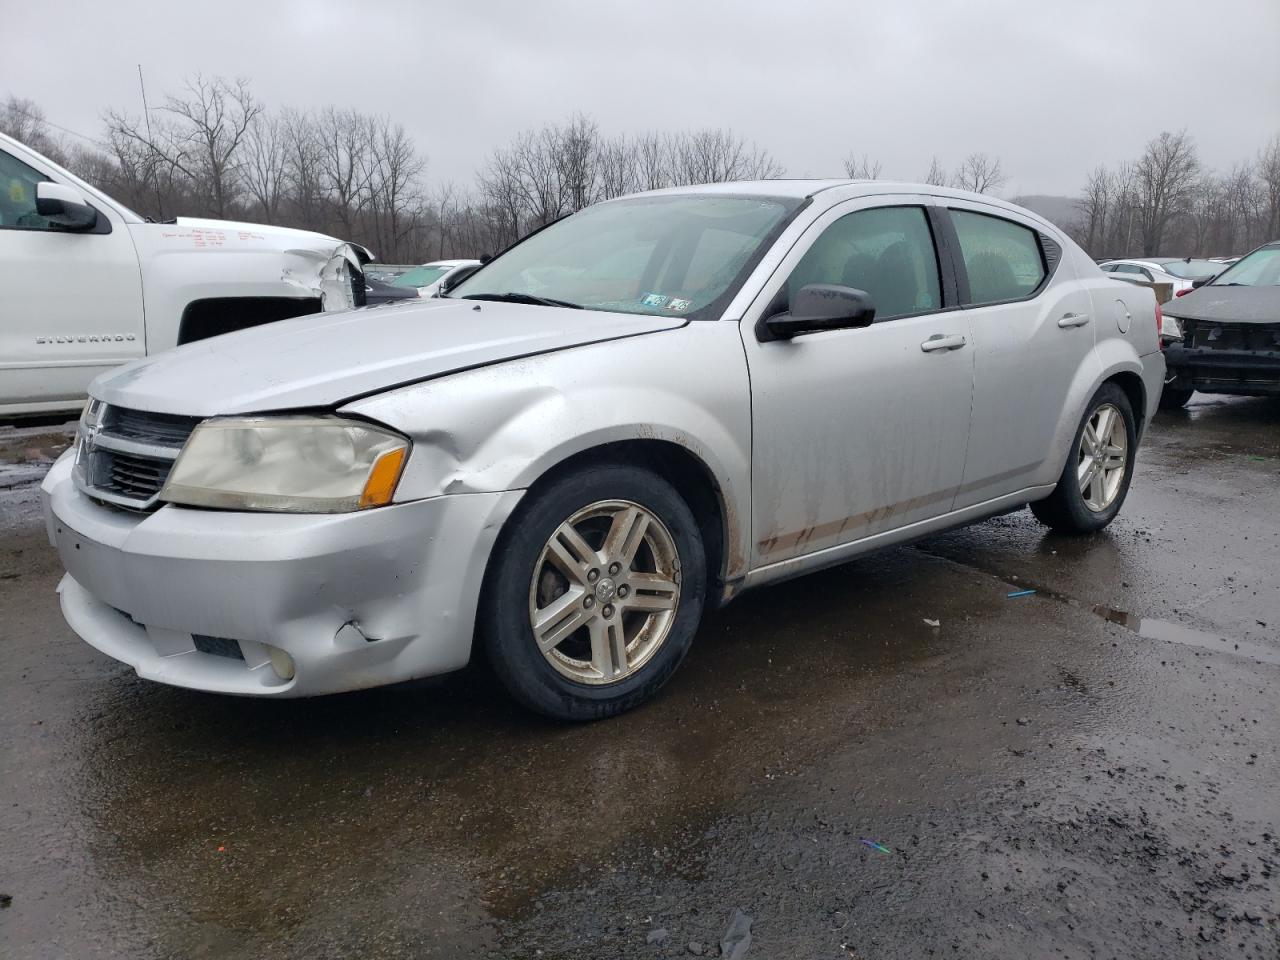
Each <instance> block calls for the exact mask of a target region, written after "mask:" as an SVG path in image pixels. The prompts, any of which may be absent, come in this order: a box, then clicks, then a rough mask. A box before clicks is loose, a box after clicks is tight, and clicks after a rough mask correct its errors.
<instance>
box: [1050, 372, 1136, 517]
mask: <svg viewBox="0 0 1280 960" xmlns="http://www.w3.org/2000/svg"><path fill="white" fill-rule="evenodd" d="M1137 440H1138V430H1137V423H1136V421H1135V420H1134V417H1133V407H1132V406H1130V404H1129V398H1128V396H1126V395H1125V392H1124V391H1123V390H1121V389H1120V388H1119V387H1118V386H1117V385H1116V384H1114V383H1104V384H1103V385H1102V386H1101V387H1099V388H1098V392H1097V393H1095V394H1094V395H1093V399H1092V400H1090V401H1089V406H1088V407H1087V409H1086V412H1085V415H1084V419H1083V420H1081V421H1080V426H1079V427H1078V428H1077V429H1076V433H1075V441H1074V442H1073V443H1072V445H1071V456H1069V457H1067V465H1066V466H1065V467H1063V469H1062V476H1060V477H1059V478H1058V485H1057V486H1056V487H1055V488H1054V490H1053V493H1052V494H1050V495H1049V497H1048V498H1047V499H1045V500H1040V501H1037V502H1036V503H1033V504H1031V512H1032V513H1034V514H1035V515H1036V519H1038V520H1039V521H1040V522H1041V523H1043V524H1045V525H1046V526H1049V527H1052V528H1053V529H1054V530H1056V531H1058V532H1059V533H1071V534H1084V533H1093V532H1094V531H1097V530H1101V529H1102V528H1103V527H1105V526H1106V525H1107V524H1109V523H1110V522H1111V521H1112V520H1113V519H1115V515H1116V514H1117V513H1119V512H1120V506H1121V504H1123V503H1124V498H1125V496H1126V495H1127V494H1128V492H1129V481H1130V479H1131V478H1132V476H1133V461H1134V457H1135V456H1136V454H1137V451H1138V442H1137Z"/></svg>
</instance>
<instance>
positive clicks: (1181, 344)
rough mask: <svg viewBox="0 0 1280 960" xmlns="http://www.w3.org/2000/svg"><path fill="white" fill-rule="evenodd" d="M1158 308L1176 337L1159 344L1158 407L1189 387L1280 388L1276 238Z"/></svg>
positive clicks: (1279, 252)
mask: <svg viewBox="0 0 1280 960" xmlns="http://www.w3.org/2000/svg"><path fill="white" fill-rule="evenodd" d="M1164 315H1165V316H1166V317H1173V318H1174V319H1175V320H1176V321H1177V323H1178V328H1179V331H1180V333H1181V334H1182V339H1181V341H1174V342H1173V343H1172V344H1171V345H1170V346H1169V347H1168V349H1167V350H1166V351H1165V362H1166V364H1167V367H1168V373H1167V376H1166V380H1165V385H1164V394H1163V396H1162V397H1161V400H1160V406H1161V407H1163V408H1165V409H1172V408H1177V407H1181V406H1183V405H1184V404H1185V403H1186V402H1187V401H1188V400H1190V399H1191V394H1192V393H1193V392H1195V391H1196V390H1199V391H1201V392H1202V393H1231V394H1244V395H1250V396H1280V240H1276V241H1273V242H1271V243H1267V244H1263V245H1262V246H1261V247H1258V249H1256V250H1254V251H1253V252H1252V253H1250V254H1248V255H1246V256H1244V257H1241V258H1240V259H1239V260H1237V261H1236V262H1235V263H1234V264H1232V265H1231V266H1230V267H1228V268H1227V269H1226V270H1224V271H1223V272H1222V273H1220V274H1218V275H1217V276H1216V277H1214V278H1213V280H1211V281H1209V282H1208V283H1205V284H1203V285H1201V286H1199V287H1198V288H1197V289H1195V290H1192V291H1191V292H1190V293H1188V294H1187V295H1186V296H1182V297H1178V298H1177V299H1176V300H1173V301H1170V302H1169V303H1166V304H1165V305H1164Z"/></svg>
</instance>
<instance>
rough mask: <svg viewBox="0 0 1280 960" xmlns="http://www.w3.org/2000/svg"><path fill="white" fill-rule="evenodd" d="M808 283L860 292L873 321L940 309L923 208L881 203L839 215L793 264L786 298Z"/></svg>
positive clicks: (934, 256) (935, 264)
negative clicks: (864, 294) (872, 311)
mask: <svg viewBox="0 0 1280 960" xmlns="http://www.w3.org/2000/svg"><path fill="white" fill-rule="evenodd" d="M810 283H836V284H840V285H842V286H846V287H854V288H855V289H858V290H865V291H866V292H867V293H869V294H870V295H871V301H872V303H874V304H875V308H876V321H877V322H878V321H880V320H890V319H892V318H894V317H901V316H906V315H907V314H913V313H926V312H928V311H930V310H939V309H941V308H942V294H941V292H940V283H939V279H938V254H937V252H936V251H935V250H934V246H933V234H932V232H931V231H930V230H929V221H928V219H927V217H926V216H925V212H924V209H923V208H922V207H881V208H879V209H876V210H859V211H857V212H856V213H850V214H847V215H846V216H843V217H841V218H840V219H839V220H837V221H836V222H835V223H833V224H831V226H829V227H827V229H826V230H824V231H823V233H822V236H820V237H818V239H817V240H815V241H814V243H813V246H811V247H810V248H809V250H808V251H807V252H806V253H805V255H804V257H803V258H801V260H800V262H799V263H798V264H796V268H795V270H793V271H792V272H791V276H790V277H789V278H787V296H788V298H790V299H792V300H794V298H795V295H796V294H797V293H798V292H799V291H800V288H801V287H803V286H806V285H808V284H810Z"/></svg>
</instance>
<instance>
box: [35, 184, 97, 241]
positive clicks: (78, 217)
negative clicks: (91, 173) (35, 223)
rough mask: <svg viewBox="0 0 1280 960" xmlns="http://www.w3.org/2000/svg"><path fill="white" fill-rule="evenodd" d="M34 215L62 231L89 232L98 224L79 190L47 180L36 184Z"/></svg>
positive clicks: (93, 212) (95, 213) (94, 212)
mask: <svg viewBox="0 0 1280 960" xmlns="http://www.w3.org/2000/svg"><path fill="white" fill-rule="evenodd" d="M36 213H38V214H40V216H42V217H47V218H48V219H49V221H50V222H51V223H53V224H54V225H55V226H58V227H61V228H62V229H63V230H89V229H91V228H92V227H93V226H94V224H96V223H97V222H98V211H97V210H95V209H93V207H91V206H89V204H88V203H86V202H85V199H84V197H83V196H81V194H80V191H79V190H76V189H75V188H73V187H67V186H64V185H63V184H61V183H50V182H49V181H47V180H45V181H42V182H40V183H37V184H36Z"/></svg>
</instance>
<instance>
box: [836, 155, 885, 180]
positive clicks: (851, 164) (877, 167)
mask: <svg viewBox="0 0 1280 960" xmlns="http://www.w3.org/2000/svg"><path fill="white" fill-rule="evenodd" d="M882 169H883V167H882V166H881V163H880V161H879V160H871V159H869V158H868V157H867V155H866V154H865V153H864V154H863V155H862V156H861V157H859V156H858V155H857V154H855V153H853V152H850V153H849V155H848V156H847V157H845V158H844V175H845V176H846V177H848V178H849V179H850V180H879V179H880V171H881V170H882Z"/></svg>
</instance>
